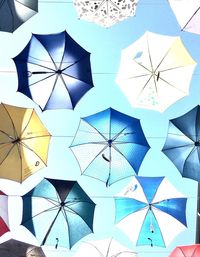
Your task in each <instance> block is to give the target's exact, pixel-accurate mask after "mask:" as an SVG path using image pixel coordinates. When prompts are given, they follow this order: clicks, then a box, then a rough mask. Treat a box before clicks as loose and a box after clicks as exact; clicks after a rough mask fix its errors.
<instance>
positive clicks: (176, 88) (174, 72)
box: [116, 32, 196, 112]
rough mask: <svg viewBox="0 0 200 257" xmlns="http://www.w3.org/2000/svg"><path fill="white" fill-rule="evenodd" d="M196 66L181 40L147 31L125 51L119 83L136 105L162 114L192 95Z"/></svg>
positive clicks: (119, 73)
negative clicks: (192, 81) (189, 94)
mask: <svg viewBox="0 0 200 257" xmlns="http://www.w3.org/2000/svg"><path fill="white" fill-rule="evenodd" d="M195 66H196V63H195V61H194V60H193V58H192V57H191V56H190V54H189V53H188V51H187V49H186V48H185V47H184V45H183V43H182V41H181V39H180V37H172V36H164V35H159V34H155V33H151V32H146V33H145V34H144V35H143V36H142V37H141V38H139V39H138V40H137V41H135V42H133V44H131V45H130V46H128V47H127V48H125V49H123V50H122V53H121V62H120V67H119V71H118V74H117V78H116V82H117V84H118V85H119V86H120V88H121V90H122V91H123V93H124V94H125V95H126V97H127V98H128V100H129V101H130V103H131V104H132V105H133V106H136V107H140V108H147V109H153V110H157V111H161V112H162V111H164V110H165V109H166V108H168V107H169V106H170V105H171V104H173V103H174V102H176V101H177V100H179V99H180V98H182V97H184V96H186V95H188V93H189V85H190V81H191V78H192V74H193V71H194V68H195Z"/></svg>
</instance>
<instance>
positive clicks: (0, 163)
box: [0, 144, 15, 165]
mask: <svg viewBox="0 0 200 257" xmlns="http://www.w3.org/2000/svg"><path fill="white" fill-rule="evenodd" d="M14 146H15V145H14V144H13V145H12V147H11V148H10V150H9V151H8V153H7V154H6V156H5V158H4V159H3V160H2V161H1V162H0V165H2V163H3V162H4V161H5V160H6V158H7V157H8V156H9V154H10V152H11V151H12V150H13V148H14Z"/></svg>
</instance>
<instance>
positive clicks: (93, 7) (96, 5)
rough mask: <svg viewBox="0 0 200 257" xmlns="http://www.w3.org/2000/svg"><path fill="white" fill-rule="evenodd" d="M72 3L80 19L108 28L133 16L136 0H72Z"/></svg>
mask: <svg viewBox="0 0 200 257" xmlns="http://www.w3.org/2000/svg"><path fill="white" fill-rule="evenodd" d="M73 3H74V6H75V8H76V10H77V13H78V15H79V17H80V19H83V20H86V21H91V22H94V23H96V24H98V25H100V26H103V27H106V28H108V27H111V26H112V25H114V24H116V23H118V22H120V21H122V20H124V19H127V18H129V17H131V16H134V15H135V11H136V6H137V3H138V0H123V1H121V0H97V1H93V0H73Z"/></svg>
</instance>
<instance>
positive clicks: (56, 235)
mask: <svg viewBox="0 0 200 257" xmlns="http://www.w3.org/2000/svg"><path fill="white" fill-rule="evenodd" d="M94 210H95V203H94V202H93V201H92V200H91V199H90V197H89V196H88V195H87V194H86V193H85V192H84V190H83V189H82V188H81V187H80V185H79V184H78V183H77V182H76V181H67V180H57V179H47V178H45V179H43V180H42V181H41V182H40V183H39V184H38V185H37V186H36V187H35V188H34V189H33V190H31V191H30V192H28V193H27V194H25V195H24V196H23V217H22V222H21V223H22V225H24V226H25V227H26V228H27V229H28V230H29V231H30V232H32V233H33V234H34V235H35V236H36V238H37V239H38V241H39V242H40V243H41V245H44V244H47V245H54V246H55V247H56V248H57V246H63V247H67V248H71V247H72V246H73V245H74V244H75V243H76V242H77V241H79V240H80V239H81V238H83V237H84V236H86V235H88V234H90V233H92V232H93V217H94Z"/></svg>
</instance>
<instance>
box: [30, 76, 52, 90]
mask: <svg viewBox="0 0 200 257" xmlns="http://www.w3.org/2000/svg"><path fill="white" fill-rule="evenodd" d="M54 75H55V73H53V74H51V75H49V76H47V77H46V78H43V79H40V80H38V81H36V82H34V83H32V84H29V85H28V86H29V87H31V86H34V85H35V84H37V83H40V82H41V81H44V80H46V79H48V78H50V77H52V76H54Z"/></svg>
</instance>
